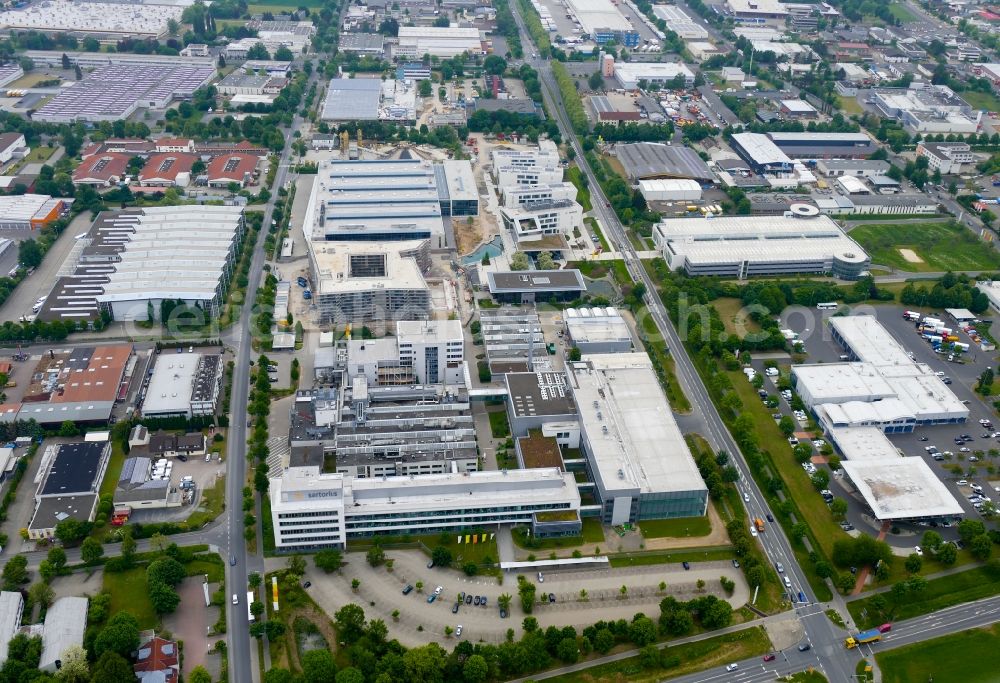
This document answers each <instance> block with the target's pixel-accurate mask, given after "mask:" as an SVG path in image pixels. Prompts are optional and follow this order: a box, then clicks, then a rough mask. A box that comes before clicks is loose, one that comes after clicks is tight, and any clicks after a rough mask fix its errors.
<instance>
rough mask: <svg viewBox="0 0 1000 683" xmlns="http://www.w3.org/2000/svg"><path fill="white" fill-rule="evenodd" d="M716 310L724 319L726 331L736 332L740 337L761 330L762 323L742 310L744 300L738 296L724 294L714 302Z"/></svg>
mask: <svg viewBox="0 0 1000 683" xmlns="http://www.w3.org/2000/svg"><path fill="white" fill-rule="evenodd" d="M712 305H713V306H715V310H716V311H718V313H719V318H721V319H722V324H723V325H725V326H726V332H728V333H729V334H735V335H737V336H739V337H740V338H742V337H744V336H746V334H747V333H750V332H760V325H758V324H757V323H755V322H754V321H753V320H751V319H750V316H749V315H747V314H745V313H743V314H741V313H740V311H742V310H743V302H742V301H740V300H739V299H737V298H736V297H729V296H724V297H720V298H718V299H716V300H715V301H713V302H712Z"/></svg>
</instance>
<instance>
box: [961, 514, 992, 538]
mask: <svg viewBox="0 0 1000 683" xmlns="http://www.w3.org/2000/svg"><path fill="white" fill-rule="evenodd" d="M985 533H986V526H985V525H984V524H983V523H982V522H980V521H979V520H978V519H963V520H962V521H961V522H959V523H958V537H959V538H961V539H962V542H963V543H969V542H970V541H972V539H973V538H975V537H976V536H982V535H983V534H985Z"/></svg>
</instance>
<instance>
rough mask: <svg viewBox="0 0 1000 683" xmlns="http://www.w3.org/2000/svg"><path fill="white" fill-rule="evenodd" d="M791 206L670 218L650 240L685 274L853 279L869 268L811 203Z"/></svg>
mask: <svg viewBox="0 0 1000 683" xmlns="http://www.w3.org/2000/svg"><path fill="white" fill-rule="evenodd" d="M791 209H792V210H791V211H789V212H787V213H788V214H792V215H785V216H773V217H772V216H766V217H765V216H755V217H744V216H718V217H712V218H675V219H669V220H665V221H661V222H660V223H658V224H657V225H656V226H655V227H654V228H653V241H654V243H655V244H656V247H657V249H658V250H659V251H660V252H661V253H662V254H663V258H664V259H666V261H667V265H668V266H669V267H670V268H671V269H673V270H681V269H683V270H684V271H686V272H687V273H688V274H689V275H712V276H718V277H730V278H731V277H736V278H740V279H743V278H747V277H752V276H755V275H780V274H786V273H831V274H833V275H834V276H835V277H839V278H841V279H846V280H856V279H857V278H859V277H861V276H862V274H864V273H865V272H866V271H867V268H868V265H869V263H870V262H871V260H870V259H869V257H868V254H866V253H865V251H864V249H862V248H861V246H860V245H858V244H857V243H856V242H855V241H854V240H852V239H851V238H850V237H848V236H847V235H846V234H845V233H844V231H843V230H841V229H840V226H838V225H837V224H836V223H834V222H833V221H832V220H831V219H829V218H828V217H826V216H819V215H816V213H817V211H816V209H815V207H808V206H805V205H800V204H794V205H792V207H791ZM797 215H798V216H799V217H796V216H797Z"/></svg>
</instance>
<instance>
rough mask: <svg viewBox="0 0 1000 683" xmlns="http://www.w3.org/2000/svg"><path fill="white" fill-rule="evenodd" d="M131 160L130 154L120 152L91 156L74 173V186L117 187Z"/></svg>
mask: <svg viewBox="0 0 1000 683" xmlns="http://www.w3.org/2000/svg"><path fill="white" fill-rule="evenodd" d="M131 158H132V157H131V155H129V154H121V153H119V152H108V153H105V154H95V155H93V156H90V157H88V158H86V159H84V160H83V162H82V163H81V164H80V165H79V166H77V167H76V170H74V171H73V184H74V185H90V186H92V187H111V186H112V185H117V184H118V183H120V182H121V181H122V179H123V178H124V177H125V174H126V172H127V170H128V162H129V159H131Z"/></svg>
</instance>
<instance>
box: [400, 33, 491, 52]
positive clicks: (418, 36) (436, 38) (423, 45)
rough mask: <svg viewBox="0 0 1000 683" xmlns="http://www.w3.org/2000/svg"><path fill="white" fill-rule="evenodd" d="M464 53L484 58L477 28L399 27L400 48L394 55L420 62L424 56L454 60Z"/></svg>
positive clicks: (481, 40)
mask: <svg viewBox="0 0 1000 683" xmlns="http://www.w3.org/2000/svg"><path fill="white" fill-rule="evenodd" d="M464 52H468V53H469V54H470V55H481V54H484V52H485V50H484V48H483V39H482V37H481V36H480V35H479V29H477V28H459V27H453V26H445V27H440V26H400V27H399V45H398V46H396V47H395V49H394V51H393V54H394V56H397V57H404V58H406V59H421V58H422V57H423V56H424V55H430V56H431V57H440V58H441V59H451V58H452V57H456V56H458V55H460V54H462V53H464Z"/></svg>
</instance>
